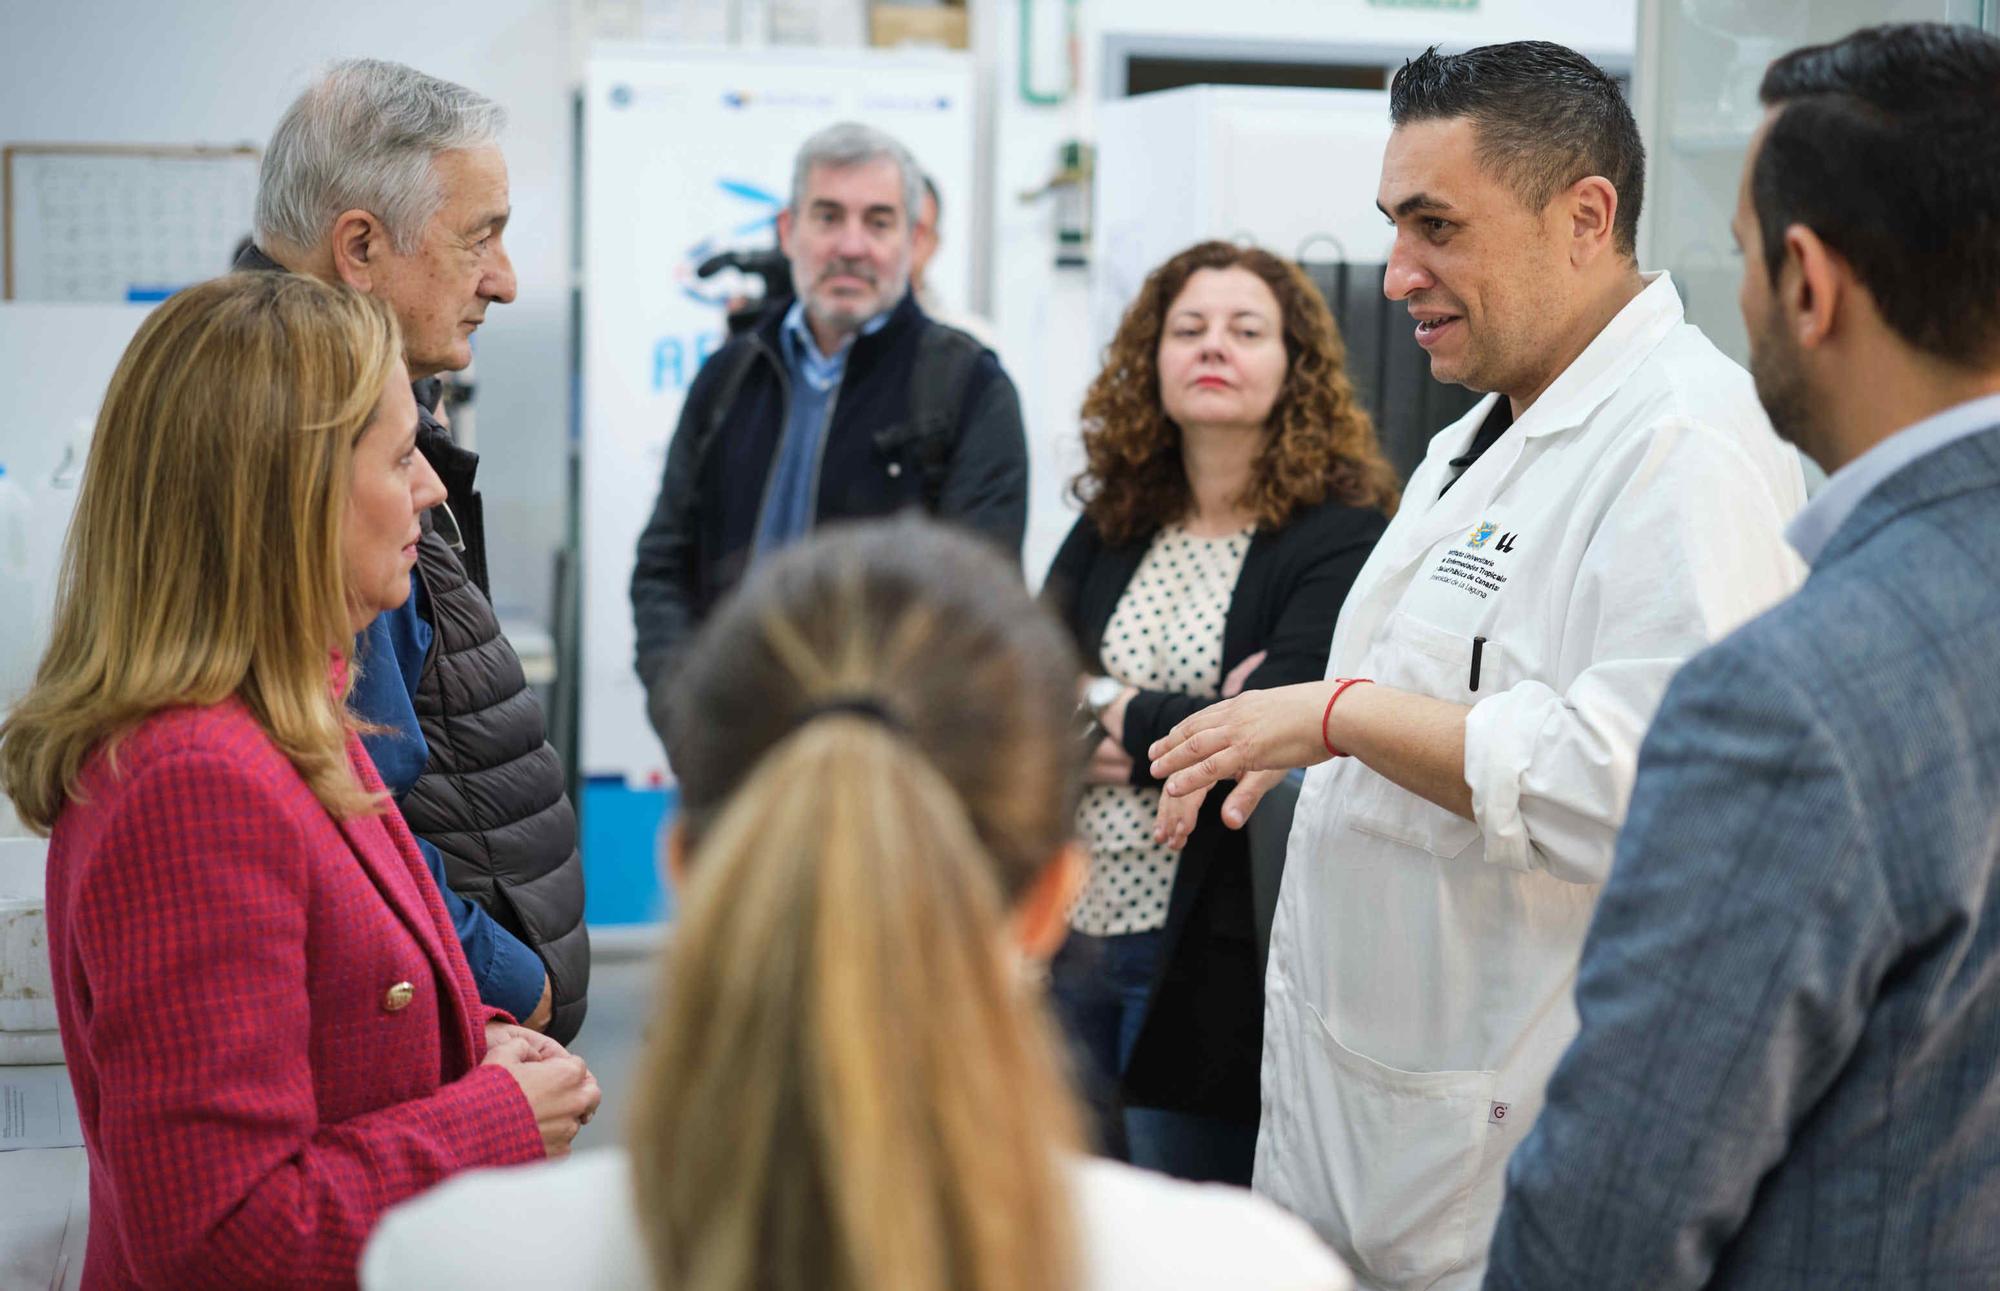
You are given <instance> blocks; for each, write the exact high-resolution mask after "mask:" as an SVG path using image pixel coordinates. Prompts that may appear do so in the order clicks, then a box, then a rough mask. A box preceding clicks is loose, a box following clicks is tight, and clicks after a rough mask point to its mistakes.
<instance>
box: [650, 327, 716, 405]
mask: <svg viewBox="0 0 2000 1291" xmlns="http://www.w3.org/2000/svg"><path fill="white" fill-rule="evenodd" d="M728 339H729V338H728V336H726V335H725V334H723V333H722V332H718V331H714V330H709V331H703V332H694V333H691V334H688V335H682V336H662V337H661V338H660V339H659V340H657V341H654V342H653V390H654V392H655V393H658V392H659V391H662V390H685V389H687V388H688V386H690V385H692V384H693V383H694V374H695V373H697V372H699V371H701V365H702V364H704V363H706V362H708V356H709V355H711V354H713V353H715V352H716V351H717V350H719V349H721V348H722V343H723V342H724V341H726V340H728Z"/></svg>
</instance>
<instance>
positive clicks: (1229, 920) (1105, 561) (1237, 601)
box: [1042, 502, 1388, 1124]
mask: <svg viewBox="0 0 2000 1291" xmlns="http://www.w3.org/2000/svg"><path fill="white" fill-rule="evenodd" d="M1387 527H1388V520H1387V518H1386V517H1384V516H1383V515H1382V513H1381V512H1379V511H1376V510H1373V509H1366V508H1359V507H1351V506H1346V505H1343V504H1341V503H1338V502H1322V503H1320V504H1319V505H1318V506H1314V507H1309V508H1307V509H1305V510H1303V511H1301V512H1299V513H1298V514H1296V515H1294V516H1293V517H1292V518H1291V519H1290V520H1289V521H1288V522H1287V523H1286V524H1285V525H1284V526H1283V527H1281V528H1278V529H1271V530H1262V529H1260V530H1258V532H1257V533H1256V535H1255V536H1254V537H1252V538H1251V540H1250V550H1249V552H1248V553H1246V554H1245V556H1244V558H1243V569H1242V572H1241V573H1239V574H1238V575H1237V578H1236V589H1235V591H1234V593H1233V594H1232V595H1231V597H1230V600H1229V614H1228V617H1227V618H1226V619H1225V620H1224V622H1223V627H1222V672H1223V674H1224V675H1225V676H1226V675H1227V674H1228V673H1229V671H1230V670H1231V669H1232V668H1234V667H1236V665H1237V664H1238V663H1240V662H1242V661H1243V660H1244V659H1247V658H1249V657H1250V656H1251V655H1253V654H1255V653H1257V651H1259V650H1264V651H1267V652H1268V653H1267V654H1266V656H1265V659H1264V662H1263V663H1261V664H1259V665H1257V669H1256V671H1254V672H1252V673H1251V674H1250V676H1249V679H1248V680H1247V681H1246V682H1245V683H1244V688H1245V689H1251V690H1255V689H1265V688H1268V687H1273V686H1289V685H1292V684H1294V683H1296V682H1304V681H1318V680H1320V679H1321V678H1323V677H1324V676H1325V675H1326V660H1327V653H1328V651H1329V649H1330V648H1331V646H1332V643H1333V625H1334V622H1335V620H1336V619H1338V618H1339V617H1340V606H1341V602H1342V601H1344V600H1345V599H1346V597H1347V589H1348V588H1350V587H1352V586H1353V585H1354V579H1355V576H1356V575H1358V574H1359V573H1360V572H1361V566H1362V564H1363V563H1364V562H1365V561H1366V560H1367V559H1368V553H1369V552H1370V551H1371V550H1373V549H1374V546H1375V542H1376V540H1377V539H1378V538H1380V537H1381V536H1382V531H1383V530H1384V529H1385V528H1387ZM1151 542H1152V535H1151V534H1148V535H1146V536H1144V537H1142V538H1139V539H1137V540H1136V541H1133V542H1129V543H1124V544H1121V545H1118V546H1111V545H1109V544H1107V543H1105V542H1104V540H1103V538H1102V537H1101V536H1100V535H1099V533H1098V531H1097V526H1096V525H1094V524H1092V523H1091V521H1090V518H1089V517H1088V516H1085V517H1083V518H1081V519H1079V520H1078V521H1077V522H1076V527H1075V528H1073V529H1071V530H1070V534H1069V537H1068V538H1066V539H1065V540H1064V541H1063V545H1062V549H1061V550H1060V551H1058V552H1057V553H1056V558H1055V563H1054V564H1052V565H1051V566H1050V567H1049V576H1048V580H1047V582H1046V584H1045V585H1044V587H1043V589H1042V599H1043V602H1044V603H1045V604H1047V605H1048V606H1049V607H1050V608H1051V609H1053V610H1054V611H1055V612H1056V613H1057V614H1058V615H1059V616H1060V617H1061V618H1062V621H1063V622H1064V624H1065V625H1067V626H1068V628H1069V629H1070V631H1071V633H1073V634H1074V636H1075V638H1076V644H1077V649H1078V651H1079V652H1080V653H1081V654H1082V656H1083V659H1084V661H1085V666H1086V667H1087V668H1088V669H1089V670H1090V671H1092V672H1095V673H1102V672H1103V671H1104V666H1103V662H1102V660H1101V657H1100V654H1099V647H1100V646H1101V644H1102V643H1103V640H1104V629H1105V625H1106V624H1108V623H1109V622H1110V620H1111V613H1112V611H1113V610H1114V609H1115V608H1116V607H1117V605H1118V599H1119V597H1121V596H1123V595H1124V593H1125V588H1126V585H1127V584H1129V583H1130V582H1131V581H1132V575H1133V574H1134V573H1136V572H1137V571H1138V568H1139V562H1140V560H1141V559H1143V558H1144V556H1145V554H1146V549H1147V547H1148V546H1149V545H1151ZM1213 702H1214V701H1213V700H1208V699H1201V698H1198V697H1196V696H1193V695H1183V694H1178V693H1175V692H1171V691H1160V690H1142V691H1140V692H1139V693H1138V694H1136V695H1134V696H1133V697H1132V700H1131V702H1130V703H1129V704H1128V705H1127V706H1126V709H1125V730H1124V744H1125V750H1126V752H1128V753H1130V754H1131V755H1132V763H1133V771H1132V783H1134V784H1137V785H1157V784H1158V783H1159V781H1158V780H1156V779H1154V778H1153V777H1152V776H1151V775H1150V774H1149V773H1148V772H1147V769H1146V768H1147V762H1148V759H1147V756H1146V750H1147V748H1148V747H1149V746H1150V745H1151V744H1152V743H1153V742H1154V741H1155V740H1158V739H1159V738H1160V737H1161V736H1163V735H1165V734H1166V733H1167V732H1168V731H1170V730H1172V729H1173V728H1174V726H1175V725H1176V724H1177V723H1179V722H1180V721H1181V720H1182V719H1183V718H1185V717H1188V716H1190V715H1191V714H1193V713H1195V712H1198V711H1199V710H1201V709H1202V708H1205V707H1207V706H1208V705H1209V704H1211V703H1213ZM1231 787H1232V786H1231V785H1230V784H1227V783H1225V784H1222V785H1218V786H1216V788H1215V789H1214V790H1213V791H1211V792H1210V793H1209V795H1208V798H1207V800H1206V801H1205V802H1204V803H1203V804H1202V809H1201V816H1200V818H1199V820H1198V821H1197V822H1196V824H1195V828H1194V831H1193V832H1192V833H1191V834H1190V835H1189V837H1188V841H1187V846H1186V847H1185V848H1183V849H1182V851H1181V859H1180V865H1179V867H1178V868H1177V870H1176V871H1175V875H1174V889H1173V893H1172V895H1171V896H1170V898H1169V899H1168V904H1167V923H1166V928H1165V937H1164V942H1165V945H1164V947H1163V950H1162V954H1161V967H1160V973H1159V976H1158V978H1157V979H1156V980H1155V982H1154V985H1153V993H1152V998H1151V1000H1150V1001H1149V1003H1148V1005H1147V1012H1146V1022H1145V1026H1144V1029H1143V1030H1142V1031H1141V1032H1140V1035H1139V1039H1138V1042H1137V1044H1136V1045H1135V1047H1134V1048H1133V1051H1132V1060H1131V1062H1130V1064H1129V1065H1128V1067H1127V1069H1126V1072H1125V1080H1124V1084H1123V1087H1122V1093H1123V1095H1124V1097H1125V1100H1126V1101H1127V1102H1128V1103H1132V1104H1135V1105H1139V1106H1148V1107H1169V1108H1176V1109H1180V1110H1185V1111H1193V1112H1201V1113H1204V1114H1207V1115H1211V1116H1222V1117H1226V1118H1228V1119H1231V1120H1235V1121H1240V1122H1247V1123H1250V1124H1255V1123H1256V1120H1257V1114H1258V1093H1257V1068H1258V1063H1259V1061H1260V1058H1261V1055H1262V1051H1263V1037H1264V1025H1263V1019H1264V984H1263V982H1262V980H1261V978H1260V976H1259V974H1258V971H1257V954H1256V944H1255V933H1254V930H1253V920H1252V916H1251V908H1250V872H1249V849H1248V842H1247V839H1246V837H1245V835H1244V834H1243V833H1242V831H1240V830H1232V829H1229V828H1227V827H1226V826H1224V825H1223V823H1222V816H1221V810H1222V802H1223V799H1224V798H1226V797H1227V796H1228V792H1229V789H1230V788H1231Z"/></svg>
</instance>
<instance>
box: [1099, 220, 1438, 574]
mask: <svg viewBox="0 0 2000 1291" xmlns="http://www.w3.org/2000/svg"><path fill="white" fill-rule="evenodd" d="M1204 269H1213V270H1224V269H1241V270H1243V271H1244V272H1246V273H1249V274H1252V275H1254V276H1255V277H1256V278H1257V279H1258V280H1260V281H1261V282H1262V283H1263V284H1264V286H1265V287H1267V288H1269V289H1270V292H1271V295H1272V296H1273V297H1274V298H1275V299H1276V301H1277V303H1278V313H1279V320H1278V321H1279V330H1280V332H1281V333H1282V335H1283V339H1284V343H1285V379H1284V382H1283V384H1282V385H1281V386H1280V387H1279V389H1278V395H1277V399H1276V400H1275V401H1274V402H1273V403H1272V405H1271V412H1270V416H1269V418H1268V420H1267V422H1266V426H1267V428H1268V430H1269V432H1270V437H1269V440H1268V442H1267V443H1266V444H1265V446H1264V449H1263V452H1262V453H1261V454H1260V455H1259V457H1258V459H1257V462H1256V464H1255V466H1254V467H1253V468H1252V475H1251V480H1250V485H1249V489H1248V494H1247V496H1246V497H1244V498H1243V499H1242V501H1243V504H1244V505H1245V506H1246V507H1247V508H1248V509H1249V510H1251V511H1252V512H1254V513H1255V514H1256V516H1257V519H1258V524H1259V526H1260V527H1263V528H1275V527H1277V526H1279V525H1282V524H1284V523H1285V521H1287V520H1288V519H1290V518H1291V516H1292V515H1293V513H1294V512H1296V511H1298V510H1299V509H1300V508H1303V507H1308V506H1314V505H1317V504H1318V503H1320V502H1323V501H1325V500H1326V499H1327V498H1329V497H1332V498H1335V499H1337V500H1338V501H1341V502H1344V503H1346V504H1348V505H1349V506H1361V507H1376V508H1379V509H1381V510H1383V511H1388V512H1393V511H1394V510H1395V508H1396V503H1397V500H1398V498H1399V496H1400V493H1401V490H1400V488H1399V486H1398V485H1397V482H1396V472H1395V468H1394V467H1392V466H1391V465H1390V464H1389V461H1388V459H1387V458H1386V457H1384V456H1383V454H1382V448H1381V444H1380V443H1379V441H1378V440H1377V438H1376V435H1375V425H1374V422H1373V421H1372V420H1371V419H1370V418H1369V416H1368V410H1367V409H1366V408H1364V407H1362V406H1361V400H1360V398H1359V396H1357V395H1356V394H1355V391H1354V383H1353V382H1352V381H1351V380H1350V379H1349V378H1348V375H1347V347H1346V346H1345V344H1343V342H1342V341H1341V338H1340V329H1339V327H1338V326H1337V325H1336V324H1335V322H1334V320H1333V314H1332V312H1331V311H1329V310H1328V309H1327V306H1326V301H1325V299H1324V298H1323V297H1322V296H1321V295H1320V293H1319V289H1318V288H1316V287H1314V286H1313V283H1312V279H1310V278H1308V277H1306V275H1305V272H1304V271H1303V270H1301V269H1300V268H1299V267H1298V266H1297V265H1296V264H1293V263H1292V262H1291V261H1289V260H1281V259H1279V258H1278V257H1277V256H1274V255H1272V254H1271V253H1270V252H1269V251H1265V250H1263V249H1262V248H1260V247H1254V246H1240V245H1238V244H1236V243H1234V242H1213V241H1212V242H1198V243H1196V244H1195V245H1193V246H1191V247H1189V248H1188V249H1187V250H1185V251H1182V252H1180V253H1179V254H1177V255H1175V256H1173V257H1172V258H1170V259H1168V260H1167V261H1166V262H1165V263H1163V264H1161V265H1160V266H1158V267H1157V268H1155V269H1154V270H1153V271H1152V272H1151V273H1150V274H1148V275H1147V276H1146V281H1145V282H1144V283H1143V284H1142V285H1141V286H1140V288H1139V293H1138V295H1137V296H1135V297H1134V298H1133V300H1132V303H1131V304H1130V305H1129V306H1127V307H1126V310H1125V314H1124V316H1123V317H1122V318H1121V319H1120V321H1119V324H1118V331H1117V332H1116V333H1115V334H1114V335H1113V336H1112V339H1111V344H1110V345H1109V346H1107V347H1106V349H1105V355H1104V366H1103V368H1102V369H1101V370H1100V371H1099V372H1098V375H1097V378H1096V380H1094V381H1093V382H1092V383H1091V386H1090V389H1089V391H1088V392H1087V393H1086V394H1085V396H1084V401H1083V444H1084V454H1085V466H1084V470H1083V472H1082V473H1081V474H1080V475H1078V476H1077V478H1076V480H1075V481H1074V482H1073V484H1072V485H1071V491H1072V492H1073V493H1074V494H1075V495H1076V497H1077V500H1078V501H1080V502H1082V503H1083V504H1084V507H1085V509H1086V511H1087V512H1088V513H1089V515H1090V518H1091V520H1092V521H1093V522H1094V523H1095V524H1096V525H1097V527H1098V530H1099V532H1101V533H1103V534H1104V535H1105V536H1106V537H1107V538H1109V539H1110V540H1111V541H1113V542H1130V541H1132V540H1134V539H1137V538H1140V537H1143V536H1144V535H1146V534H1148V533H1150V532H1152V531H1153V530H1155V529H1158V528H1159V527H1160V526H1162V525H1165V524H1169V523H1172V522H1173V521H1175V520H1178V519H1180V518H1181V517H1182V516H1183V515H1184V514H1185V512H1186V510H1187V508H1188V506H1189V504H1190V503H1191V501H1192V498H1193V495H1192V493H1191V492H1190V490H1189V486H1188V481H1187V470H1186V467H1185V465H1184V464H1183V462H1182V459H1181V435H1180V428H1179V427H1178V426H1176V425H1175V424H1174V422H1173V419H1172V418H1171V417H1169V416H1168V415H1167V411H1166V407H1165V405H1164V403H1163V401H1162V399H1161V395H1160V366H1159V354H1160V338H1161V336H1162V335H1163V334H1164V333H1165V331H1166V325H1167V313H1168V311H1169V310H1171V309H1172V308H1173V305H1174V302H1175V301H1176V300H1178V299H1179V298H1180V295H1181V292H1182V291H1183V290H1184V289H1185V288H1186V287H1187V284H1188V279H1190V278H1192V277H1193V276H1194V275H1195V274H1197V273H1199V272H1201V271H1202V270H1204Z"/></svg>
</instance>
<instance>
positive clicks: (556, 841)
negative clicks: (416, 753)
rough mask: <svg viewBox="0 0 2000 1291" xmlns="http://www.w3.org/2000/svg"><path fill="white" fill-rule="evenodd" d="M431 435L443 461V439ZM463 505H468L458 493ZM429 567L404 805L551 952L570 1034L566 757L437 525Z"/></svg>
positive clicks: (534, 944)
mask: <svg viewBox="0 0 2000 1291" xmlns="http://www.w3.org/2000/svg"><path fill="white" fill-rule="evenodd" d="M425 420H426V421H428V420H429V419H428V418H426V419H425ZM425 438H427V439H428V438H429V437H428V436H426V437H425ZM423 446H424V448H425V455H426V456H427V457H431V458H432V460H433V464H434V465H437V464H439V463H438V461H437V456H436V455H434V452H433V448H434V446H433V445H432V444H428V443H427V444H424V445H423ZM467 456H468V457H469V456H470V454H467ZM440 474H443V472H442V471H440ZM446 483H447V485H449V484H450V483H451V480H450V479H449V478H447V480H446ZM467 491H468V492H469V490H467ZM474 496H476V495H474ZM452 505H453V511H454V513H456V512H457V511H458V510H459V507H458V500H457V497H456V496H455V497H454V499H453V504H452ZM470 537H471V535H470V534H468V538H470ZM417 573H418V576H419V577H420V578H422V580H423V585H424V591H425V594H426V596H427V598H428V600H429V609H430V622H431V628H432V637H431V650H430V655H429V656H428V657H427V658H426V659H425V660H424V670H423V675H422V677H421V678H420V679H419V680H418V683H417V693H416V695H415V696H414V697H413V699H414V702H415V706H416V710H417V724H418V725H419V726H421V727H422V728H423V732H424V741H425V742H426V743H427V744H429V745H430V751H431V757H430V762H429V763H428V764H427V765H426V766H425V767H424V773H423V775H421V776H419V777H418V779H417V782H416V784H414V785H412V786H411V788H410V791H409V793H408V794H406V795H405V796H404V798H403V802H402V807H403V817H404V819H405V820H407V821H408V822H409V825H410V829H411V831H412V832H413V833H416V834H418V835H420V836H421V837H423V838H424V839H425V840H427V841H428V842H429V843H430V844H431V845H432V846H433V847H436V848H437V849H438V851H439V853H440V854H442V855H443V857H444V865H445V876H446V878H447V879H448V880H449V881H450V883H451V887H452V890H453V891H455V892H457V893H458V894H459V895H460V896H463V897H465V898H467V899H468V900H471V901H476V902H478V903H479V905H480V906H481V907H482V908H483V909H484V910H485V911H486V912H487V913H488V914H491V915H492V916H493V917H494V919H495V920H497V921H498V922H499V923H500V925H501V926H502V927H504V928H506V929H507V930H508V931H509V932H511V933H513V934H514V935H515V936H517V937H519V938H520V939H521V940H522V941H523V942H525V943H527V945H528V946H529V947H530V948H531V949H532V950H533V951H534V952H535V953H536V954H537V955H539V956H540V957H541V960H542V963H543V964H544V965H545V966H546V967H547V969H548V973H549V980H550V982H551V984H552V986H553V990H554V996H555V1015H554V1016H553V1017H552V1018H551V1019H550V1021H549V1027H548V1033H549V1034H550V1035H552V1036H554V1037H555V1038H556V1039H557V1040H559V1041H561V1042H563V1043H564V1044H567V1043H568V1042H569V1041H570V1040H571V1039H573V1038H574V1037H575V1035H576V1033H577V1029H578V1028H579V1027H581V1026H582V1025H583V1014H584V1008H585V1003H586V1001H585V992H586V990H587V989H588V987H589V985H590V934H589V932H588V930H587V929H586V928H585V927H584V922H583V859H582V857H581V856H579V855H578V854H577V847H576V843H577V828H576V809H575V808H574V807H572V806H571V805H570V801H569V795H568V794H567V793H566V792H564V789H563V770H562V763H561V762H560V761H559V760H558V759H557V758H556V751H555V749H553V748H551V747H550V746H549V742H548V737H547V732H546V728H545V725H544V723H543V720H542V706H541V704H540V702H539V701H537V700H536V698H535V692H534V691H532V690H530V689H528V683H527V679H526V678H525V677H523V676H522V675H521V661H520V659H519V658H518V657H517V656H516V655H515V654H514V648H513V647H512V646H511V645H509V644H508V643H507V638H505V637H503V636H501V635H500V622H499V620H498V619H496V618H495V617H494V614H493V606H492V605H491V603H489V602H488V601H487V599H486V596H485V594H484V593H483V592H481V591H480V589H479V588H478V587H477V586H475V585H474V584H473V583H472V581H471V580H470V579H469V578H467V576H466V572H465V566H464V565H463V564H461V563H460V561H459V559H458V557H457V555H456V554H455V553H454V552H453V551H452V549H451V547H450V546H449V545H448V544H447V543H446V542H445V540H444V538H443V537H441V536H440V535H439V534H438V533H437V532H436V531H435V530H434V529H432V528H431V526H429V525H428V524H427V525H426V526H425V531H424V535H423V538H422V540H421V541H419V543H418V544H417Z"/></svg>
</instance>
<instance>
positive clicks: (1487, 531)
mask: <svg viewBox="0 0 2000 1291" xmlns="http://www.w3.org/2000/svg"><path fill="white" fill-rule="evenodd" d="M1496 528H1498V526H1496V525H1495V524H1494V523H1493V522H1492V521H1490V520H1487V521H1482V522H1481V523H1480V526H1479V527H1478V528H1477V529H1474V530H1473V531H1472V534H1471V536H1470V537H1468V538H1467V539H1466V540H1465V545H1466V546H1468V547H1471V548H1473V549H1474V550H1477V549H1479V548H1481V547H1484V546H1485V545H1486V540H1487V539H1488V538H1491V537H1492V536H1493V533H1494V530H1495V529H1496Z"/></svg>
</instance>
